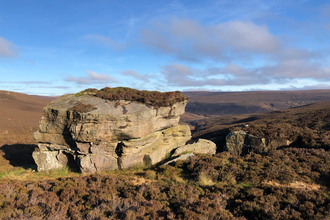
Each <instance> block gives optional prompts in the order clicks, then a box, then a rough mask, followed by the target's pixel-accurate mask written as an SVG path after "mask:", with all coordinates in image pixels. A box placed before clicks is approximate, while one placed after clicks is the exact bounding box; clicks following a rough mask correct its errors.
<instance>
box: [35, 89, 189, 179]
mask: <svg viewBox="0 0 330 220" xmlns="http://www.w3.org/2000/svg"><path fill="white" fill-rule="evenodd" d="M119 89H121V90H118V88H114V89H113V90H114V91H115V92H117V94H110V95H109V94H107V93H104V91H110V92H111V91H112V89H110V88H105V89H103V90H104V91H103V90H100V91H99V92H103V93H100V94H101V95H99V96H98V90H95V89H89V90H88V92H80V93H78V94H79V95H77V94H76V95H64V96H61V97H60V98H58V99H56V100H55V101H53V102H51V103H50V104H49V105H47V106H46V107H45V108H44V112H43V117H42V118H41V120H40V123H39V131H37V132H35V133H34V138H35V139H36V140H37V141H38V142H39V145H38V148H39V149H38V150H36V151H35V152H33V158H34V160H35V162H36V164H37V166H38V171H45V170H51V169H58V168H62V167H65V166H70V167H75V168H76V169H78V170H79V171H80V172H82V173H94V172H97V171H104V170H114V169H118V168H119V169H123V168H127V167H130V166H133V165H137V164H146V165H153V164H156V163H158V162H159V161H161V160H162V159H164V158H165V157H166V155H167V154H168V153H169V152H171V151H172V150H173V149H175V148H180V147H182V146H184V145H185V143H186V142H187V141H188V140H189V139H190V138H191V133H190V129H189V127H188V126H186V125H178V122H179V119H180V115H182V114H183V113H184V109H185V106H186V104H187V102H188V101H187V99H186V98H185V97H184V96H183V95H182V94H181V93H179V92H173V93H166V94H163V95H162V93H159V92H154V93H153V92H147V91H138V90H133V89H129V88H119ZM85 91H87V90H85ZM90 91H92V92H90ZM118 91H120V92H122V91H123V93H127V94H128V95H129V96H130V97H131V99H132V100H134V99H136V100H138V101H132V100H127V99H125V97H124V98H123V99H120V100H116V99H113V97H117V96H119V97H120V98H122V93H118ZM141 94H142V96H141ZM153 95H154V96H155V97H161V98H162V97H163V99H160V101H159V100H158V99H152V98H153V97H152V96H153ZM100 97H101V98H100ZM109 97H110V98H109ZM164 97H165V98H164ZM157 102H158V103H157ZM155 103H156V104H155Z"/></svg>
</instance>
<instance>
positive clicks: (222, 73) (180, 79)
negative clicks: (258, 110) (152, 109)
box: [160, 59, 330, 87]
mask: <svg viewBox="0 0 330 220" xmlns="http://www.w3.org/2000/svg"><path fill="white" fill-rule="evenodd" d="M160 73H161V74H162V75H163V77H164V78H165V80H166V82H167V83H168V84H169V85H171V86H181V87H202V86H228V85H231V86H244V85H265V84H269V83H277V84H282V83H287V82H293V81H295V80H297V79H311V80H312V81H329V80H330V68H326V67H325V68H322V67H320V66H318V65H317V64H315V63H310V62H306V61H305V60H303V59H302V60H299V59H296V60H294V59H292V60H284V61H280V62H278V63H276V64H274V65H267V66H262V67H258V68H249V69H248V68H244V67H242V66H240V65H237V64H234V63H232V62H230V63H228V64H227V66H225V67H221V68H219V67H212V68H205V69H196V68H191V67H188V66H185V65H182V64H178V63H173V64H169V65H166V66H161V67H160Z"/></svg>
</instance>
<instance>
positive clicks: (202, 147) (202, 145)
mask: <svg viewBox="0 0 330 220" xmlns="http://www.w3.org/2000/svg"><path fill="white" fill-rule="evenodd" d="M216 150H217V146H216V145H215V143H214V142H212V141H209V140H206V139H198V141H197V142H195V143H193V144H187V145H184V146H181V147H178V148H176V149H175V152H174V153H173V155H172V156H178V155H180V154H182V153H184V152H194V153H200V154H215V153H216Z"/></svg>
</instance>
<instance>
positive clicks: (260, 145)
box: [223, 131, 292, 156]
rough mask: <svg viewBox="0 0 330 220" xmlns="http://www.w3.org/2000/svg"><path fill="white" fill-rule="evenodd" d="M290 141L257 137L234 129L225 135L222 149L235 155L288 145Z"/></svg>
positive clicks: (260, 151) (265, 150)
mask: <svg viewBox="0 0 330 220" xmlns="http://www.w3.org/2000/svg"><path fill="white" fill-rule="evenodd" d="M291 143H292V142H291V141H289V140H285V139H273V140H266V139H265V138H259V137H256V136H253V135H250V134H247V133H246V132H245V131H234V132H231V133H229V134H228V135H227V137H226V145H225V146H224V149H223V150H224V151H229V152H230V153H231V154H233V155H235V156H243V155H245V154H247V153H250V152H256V153H263V152H268V151H269V150H270V149H276V148H278V147H283V146H289V145H290V144H291Z"/></svg>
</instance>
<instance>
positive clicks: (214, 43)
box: [141, 18, 281, 61]
mask: <svg viewBox="0 0 330 220" xmlns="http://www.w3.org/2000/svg"><path fill="white" fill-rule="evenodd" d="M141 37H142V39H141V40H142V41H143V42H144V43H145V44H146V45H148V46H150V47H152V48H154V49H157V50H158V51H161V52H163V53H168V54H173V55H175V56H176V57H177V58H179V59H182V60H190V61H196V60H202V59H203V58H205V57H206V58H210V59H213V60H223V59H228V58H229V57H232V56H233V54H235V53H236V54H237V53H238V54H239V53H251V52H252V53H258V54H274V53H276V52H277V51H278V50H279V48H280V47H281V45H280V43H279V41H278V39H277V37H276V36H274V35H273V34H271V33H270V32H269V31H268V28H267V26H260V25H256V24H254V23H252V22H243V21H229V22H223V23H218V24H216V25H209V26H206V25H202V24H200V23H198V22H197V21H193V20H190V19H180V18H174V19H172V20H171V21H170V22H169V23H161V22H158V23H156V22H155V23H154V24H153V25H152V26H151V28H149V29H144V30H142V31H141Z"/></svg>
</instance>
